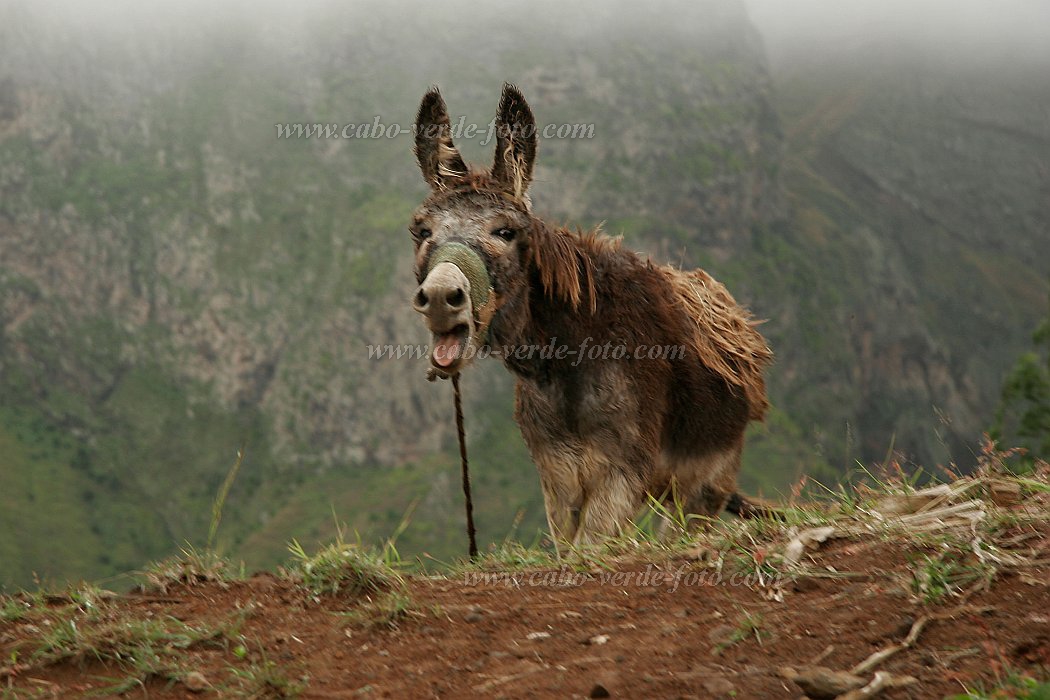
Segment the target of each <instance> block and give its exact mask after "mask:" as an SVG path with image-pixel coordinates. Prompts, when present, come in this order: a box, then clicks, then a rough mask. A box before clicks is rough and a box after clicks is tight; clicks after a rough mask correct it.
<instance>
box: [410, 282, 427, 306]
mask: <svg viewBox="0 0 1050 700" xmlns="http://www.w3.org/2000/svg"><path fill="white" fill-rule="evenodd" d="M428 301H430V300H429V299H427V293H426V292H424V291H423V288H422V287H420V288H419V291H417V292H416V296H415V297H414V298H413V299H412V305H413V306H415V307H416V309H417V310H419V309H423V308H425V307H426V305H427V302H428Z"/></svg>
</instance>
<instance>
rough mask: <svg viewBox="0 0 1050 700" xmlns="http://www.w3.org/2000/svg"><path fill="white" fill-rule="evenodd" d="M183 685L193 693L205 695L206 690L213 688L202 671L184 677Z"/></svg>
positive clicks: (191, 672) (192, 672)
mask: <svg viewBox="0 0 1050 700" xmlns="http://www.w3.org/2000/svg"><path fill="white" fill-rule="evenodd" d="M182 684H183V685H184V686H186V690H188V691H190V692H191V693H203V692H204V691H205V690H207V689H208V688H210V687H211V683H209V682H208V679H207V678H205V677H204V674H203V673H201V672H200V671H190V672H189V673H187V674H186V675H185V676H183V677H182Z"/></svg>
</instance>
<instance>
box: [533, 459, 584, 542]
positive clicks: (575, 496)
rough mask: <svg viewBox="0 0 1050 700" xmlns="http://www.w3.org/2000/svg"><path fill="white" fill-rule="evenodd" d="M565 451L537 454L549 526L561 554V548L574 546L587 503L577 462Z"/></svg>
mask: <svg viewBox="0 0 1050 700" xmlns="http://www.w3.org/2000/svg"><path fill="white" fill-rule="evenodd" d="M561 452H562V451H554V452H548V451H546V450H542V451H539V452H534V453H533V458H534V459H535V461H536V467H537V469H538V470H539V473H540V487H541V488H542V489H543V505H544V508H545V509H546V512H547V526H548V527H549V528H550V534H551V539H552V540H553V541H554V548H555V551H557V552H558V554H559V555H560V554H561V545H562V544H568V543H571V542H572V541H573V539H574V538H575V537H576V532H577V530H578V529H579V525H580V506H581V505H582V503H583V489H582V488H580V477H579V473H578V472H577V469H576V463H575V460H573V459H568V458H567V456H568V454H569V453H568V451H564V453H561Z"/></svg>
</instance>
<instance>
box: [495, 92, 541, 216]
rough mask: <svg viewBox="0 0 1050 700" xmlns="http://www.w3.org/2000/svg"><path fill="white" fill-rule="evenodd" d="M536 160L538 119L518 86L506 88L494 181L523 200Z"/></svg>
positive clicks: (498, 116) (498, 124)
mask: <svg viewBox="0 0 1050 700" xmlns="http://www.w3.org/2000/svg"><path fill="white" fill-rule="evenodd" d="M535 160H536V119H535V118H534V117H533V116H532V110H531V109H529V103H528V102H526V101H525V97H524V96H523V95H522V94H521V91H520V90H518V88H516V87H515V86H513V85H511V84H510V83H504V84H503V97H502V98H501V99H500V101H499V111H498V112H497V113H496V161H495V162H494V163H493V165H492V177H493V179H495V180H496V182H498V183H500V185H502V186H503V188H504V189H506V190H507V191H508V192H510V193H511V194H513V195H514V196H515V197H523V196H524V195H525V191H526V190H527V189H528V188H529V182H531V181H532V164H533V163H534V162H535Z"/></svg>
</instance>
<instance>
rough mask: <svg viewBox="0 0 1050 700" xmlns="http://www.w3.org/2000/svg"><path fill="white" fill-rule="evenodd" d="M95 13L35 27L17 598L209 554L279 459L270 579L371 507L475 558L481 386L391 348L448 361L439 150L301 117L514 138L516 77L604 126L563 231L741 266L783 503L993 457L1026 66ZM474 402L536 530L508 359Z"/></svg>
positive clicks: (533, 31) (19, 5) (363, 524)
mask: <svg viewBox="0 0 1050 700" xmlns="http://www.w3.org/2000/svg"><path fill="white" fill-rule="evenodd" d="M57 7H59V8H60V9H55V8H56V6H51V7H50V8H44V7H40V6H38V5H36V4H33V3H28V2H14V3H7V4H5V5H4V6H3V7H2V9H0V47H2V49H0V477H2V481H3V484H4V488H3V489H0V585H4V584H8V585H13V584H21V585H24V584H26V583H28V582H29V581H30V580H31V579H32V576H33V572H36V573H37V574H38V575H40V576H43V577H48V576H54V577H65V576H100V575H105V574H109V573H112V572H116V571H124V570H128V569H131V568H134V567H135V566H137V565H138V564H139V563H140V562H141V561H143V560H145V559H148V558H156V557H159V556H161V555H163V554H165V553H167V552H169V551H171V549H172V548H173V547H174V546H176V545H178V544H179V543H183V542H185V541H189V542H195V543H199V542H200V541H201V540H202V538H203V537H204V535H205V533H206V532H207V530H208V525H209V520H210V518H211V513H212V511H211V504H212V502H213V500H214V498H215V493H216V491H217V489H218V487H219V485H220V483H221V482H222V480H223V479H224V477H225V476H226V474H227V472H228V471H229V470H230V468H231V466H232V465H233V464H234V461H235V458H236V452H237V449H238V448H239V447H240V446H242V445H244V446H246V452H245V455H246V456H245V459H244V461H243V464H242V465H241V468H240V471H239V473H238V476H237V480H236V482H235V485H234V488H233V490H232V491H231V493H230V496H229V499H228V501H227V502H226V504H225V509H224V512H223V522H222V527H221V529H220V540H219V543H220V545H221V546H222V547H223V548H224V549H226V550H227V551H230V552H231V553H232V554H234V555H235V556H238V557H245V558H247V560H248V561H249V562H250V563H251V564H252V565H262V564H272V563H274V562H276V561H279V560H281V559H282V558H284V556H285V555H286V552H285V551H284V543H285V542H286V541H287V540H289V539H290V538H292V537H298V538H300V539H304V540H308V539H310V538H313V537H316V536H318V535H319V534H322V533H323V532H325V531H328V530H330V529H331V527H332V522H333V511H334V513H335V519H339V520H347V521H349V522H350V523H351V524H352V525H353V526H354V527H355V528H357V529H358V530H359V531H360V532H361V533H362V536H363V537H365V538H366V539H369V538H373V537H376V536H385V535H386V534H389V533H390V532H391V531H392V530H393V529H394V527H395V526H396V525H397V524H398V523H399V522H400V521H401V520H402V519H403V518H405V517H406V514H408V515H409V516H410V519H411V521H412V523H411V524H410V525H409V527H408V530H407V531H406V532H405V533H404V535H403V536H402V539H401V540H400V543H401V544H400V546H402V547H404V548H406V550H410V551H424V550H425V551H428V552H430V553H432V554H433V555H434V556H437V557H441V556H446V555H447V553H448V552H449V551H451V547H453V546H454V545H453V543H454V542H458V538H457V533H458V530H459V524H458V519H459V506H458V500H457V499H458V496H457V485H456V480H455V479H456V477H455V464H454V461H453V457H452V454H453V452H452V449H451V448H452V447H453V445H452V440H453V433H452V420H451V415H450V409H449V406H450V403H451V397H450V396H449V395H448V389H447V387H444V386H440V385H431V384H428V383H426V382H425V381H423V366H422V364H421V362H419V361H407V360H400V361H394V360H388V361H376V360H369V359H368V354H367V346H368V345H369V344H377V343H417V342H425V340H426V334H425V333H423V331H422V326H421V324H419V322H418V321H417V319H415V318H414V317H413V316H414V314H413V313H412V312H411V310H410V308H409V307H408V304H407V303H406V299H407V298H408V294H409V291H410V289H411V286H412V283H411V279H410V274H409V267H410V257H409V250H410V243H409V240H408V237H407V234H406V233H405V223H406V221H407V219H408V214H409V212H410V211H411V209H412V207H413V206H414V205H415V203H416V202H418V201H419V199H420V198H421V197H422V196H423V194H424V191H425V190H424V186H423V184H422V182H421V181H420V179H419V176H418V173H417V172H416V169H415V165H414V161H413V159H412V157H411V142H410V137H409V136H408V135H407V134H405V135H401V136H397V137H395V138H389V139H388V138H385V137H384V138H375V139H372V138H368V139H336V138H327V139H317V138H278V134H277V124H279V123H288V122H308V123H331V124H339V125H341V126H342V125H345V124H348V123H355V124H360V123H365V122H367V123H372V122H373V120H375V119H376V118H377V117H378V118H379V120H380V121H381V123H382V124H384V125H392V124H398V125H403V126H407V125H409V124H410V123H411V120H412V118H413V116H414V110H415V106H416V104H417V101H418V99H419V96H420V95H421V94H422V92H423V91H424V90H425V89H426V87H427V86H429V85H431V84H435V83H436V84H439V85H441V86H442V89H443V91H444V93H445V96H446V99H447V101H448V103H449V106H450V108H451V110H452V111H453V113H454V114H456V115H460V114H462V115H464V116H465V119H466V120H467V122H468V123H469V122H475V123H478V124H479V125H485V124H486V123H487V121H488V120H489V119H491V116H492V114H493V112H494V108H495V101H496V99H497V96H498V94H499V86H500V84H501V83H502V82H503V81H504V80H510V81H513V82H516V83H518V84H519V85H520V86H521V87H522V89H523V90H524V91H525V93H526V95H528V96H529V98H530V101H531V102H532V106H533V108H534V110H535V112H536V113H537V116H538V117H539V119H540V120H541V121H542V122H543V123H545V124H556V125H560V124H588V125H593V137H592V138H580V139H557V138H554V139H546V140H544V141H543V142H542V143H541V151H540V163H539V166H538V171H537V177H536V184H535V186H534V201H535V202H536V203H537V204H536V206H537V208H538V209H539V210H540V211H541V212H545V213H547V214H549V215H550V216H551V217H552V218H554V219H557V220H573V221H577V222H579V223H580V224H582V225H585V226H587V225H593V224H596V223H598V222H600V221H605V227H606V229H607V230H609V231H610V232H613V233H622V234H623V235H624V236H625V238H626V240H627V242H628V243H629V244H630V245H631V246H633V247H635V248H638V249H640V250H644V251H646V252H648V253H651V254H652V255H653V256H654V257H655V258H657V259H662V260H669V261H675V262H680V263H682V264H683V265H703V266H705V267H707V268H709V269H710V270H711V271H712V272H713V273H714V274H716V276H719V277H720V278H722V279H723V280H724V281H726V282H727V283H728V284H729V285H730V287H731V289H733V291H734V293H735V294H736V295H737V296H738V297H739V298H741V299H743V300H746V301H747V302H748V303H750V304H751V305H752V306H753V307H754V309H755V310H756V313H757V314H758V315H759V316H762V317H766V318H769V319H770V322H769V323H768V324H767V325H766V326H765V330H766V332H767V334H768V336H769V337H770V339H771V342H772V345H773V347H774V349H775V350H776V352H777V354H778V358H779V362H778V364H777V366H776V368H775V369H774V371H773V374H772V376H771V387H772V393H773V401H774V404H775V406H776V410H775V411H774V413H773V415H772V417H771V420H770V422H769V424H768V425H767V426H765V427H762V428H758V429H756V431H755V433H754V436H753V440H752V447H751V449H750V450H749V453H748V457H747V459H748V464H747V468H746V474H745V478H744V483H745V486H746V487H747V488H749V489H751V490H758V489H761V490H764V491H766V492H771V491H774V490H776V489H781V488H785V487H786V485H787V484H788V483H790V482H791V481H793V480H794V479H795V478H797V477H798V476H799V475H800V474H802V473H809V474H813V475H816V476H819V477H820V478H821V479H823V480H825V481H829V480H833V479H835V478H836V477H837V475H839V474H840V473H841V472H843V471H845V470H847V469H849V468H850V466H851V464H852V460H854V459H859V460H862V461H865V462H870V461H873V460H876V459H881V458H882V457H883V456H884V455H885V454H886V452H887V450H888V449H889V448H890V447H891V446H892V447H895V448H896V449H898V450H901V451H902V454H903V455H905V456H909V457H916V458H921V459H922V460H923V461H924V462H925V463H930V464H933V463H935V462H938V461H940V462H944V463H947V462H948V461H950V460H955V461H958V462H959V463H960V464H962V465H963V466H965V465H966V464H968V463H970V462H971V461H972V459H971V458H970V456H969V452H968V449H967V447H966V445H965V440H964V438H963V437H961V436H965V437H966V438H969V437H970V436H973V435H976V434H978V433H979V431H980V429H981V428H982V427H983V426H984V425H986V424H987V423H988V422H990V417H991V414H992V411H993V409H994V400H995V396H996V392H997V388H998V382H999V381H1000V379H1001V376H1002V373H1003V372H1004V370H1005V368H1006V367H1007V366H1008V365H1009V364H1010V362H1011V361H1012V359H1013V357H1014V356H1015V355H1016V353H1017V352H1018V350H1019V348H1021V347H1023V345H1024V343H1025V342H1026V341H1027V336H1028V332H1029V329H1030V328H1031V326H1032V325H1033V324H1034V320H1035V318H1036V317H1037V316H1038V314H1039V313H1040V312H1041V310H1042V305H1044V304H1045V299H1046V282H1045V279H1046V278H1045V270H1040V269H1039V263H1038V262H1037V261H1038V260H1040V259H1041V260H1046V259H1048V258H1047V256H1046V252H1047V251H1046V238H1045V236H1042V237H1041V236H1040V235H1039V232H1040V231H1041V230H1043V231H1045V225H1046V222H1047V219H1048V218H1050V216H1048V212H1047V209H1046V201H1047V198H1046V167H1047V161H1046V156H1045V150H1040V149H1039V148H1038V145H1039V144H1043V145H1045V143H1046V138H1047V134H1048V132H1050V130H1048V128H1047V122H1046V105H1047V95H1046V93H1045V92H1040V90H1042V89H1043V88H1040V87H1038V85H1037V81H1031V82H1029V81H1027V79H1026V78H1025V77H1024V75H1023V74H1021V73H1014V72H1010V71H1006V72H1005V75H1007V76H1009V78H1010V80H1009V81H1005V80H1002V76H1003V73H996V74H995V75H986V76H978V77H980V78H981V80H979V81H977V80H975V79H974V76H973V75H972V74H969V73H963V74H958V73H957V72H953V70H954V69H949V68H945V67H942V66H933V67H932V68H931V69H930V70H929V71H927V72H925V73H915V72H914V71H911V70H910V69H909V68H908V66H909V65H910V64H908V63H907V62H904V63H902V64H901V65H899V66H896V65H891V66H877V67H876V68H877V70H876V77H874V78H871V79H870V80H866V81H860V82H858V81H857V80H856V75H857V74H858V72H861V73H863V72H865V71H867V70H868V68H869V66H868V65H867V64H859V65H853V66H851V65H849V64H842V65H840V66H838V68H837V69H836V70H834V71H832V72H831V74H830V75H826V74H823V73H817V74H814V73H812V72H810V71H808V70H800V71H798V72H795V73H786V74H784V75H783V80H782V82H778V84H777V85H775V86H774V85H773V81H772V79H771V77H770V73H769V70H768V68H767V65H766V60H765V56H764V51H763V47H762V43H761V40H760V38H759V36H758V34H757V33H756V32H755V30H754V28H753V27H752V25H751V24H750V22H749V19H748V17H747V14H746V12H745V11H744V8H743V6H742V5H741V4H740V3H737V2H721V1H719V2H714V1H712V2H706V3H700V4H696V3H693V4H690V5H689V6H688V7H686V6H685V5H681V6H678V5H675V6H674V7H673V9H674V10H675V12H674V13H673V14H672V13H670V12H665V13H656V14H652V15H647V16H646V17H645V18H640V17H633V16H628V14H627V13H628V12H629V6H628V4H627V3H621V4H619V5H609V6H608V8H607V9H608V11H607V12H606V13H602V14H600V15H595V14H592V13H589V12H586V11H584V10H579V11H576V13H575V14H573V12H572V11H569V14H565V12H566V11H562V10H559V12H555V11H554V7H555V6H554V4H553V3H552V4H550V5H549V6H547V5H543V4H541V5H540V6H537V7H535V8H533V10H532V11H533V13H534V16H533V17H531V18H530V20H529V21H528V22H520V23H518V22H516V23H513V26H510V27H508V26H507V22H506V17H507V14H506V13H507V7H504V6H502V5H499V4H496V5H493V6H491V7H490V6H485V9H479V8H477V7H474V6H472V5H468V4H465V3H464V4H459V5H457V4H453V5H442V12H441V15H440V16H438V15H436V14H434V13H435V10H433V9H430V8H428V9H427V10H426V11H418V8H415V7H414V6H408V5H404V6H400V7H395V8H393V9H391V10H389V11H388V12H389V14H383V13H376V12H373V11H365V10H364V9H358V10H354V9H346V8H341V7H337V6H336V5H335V4H334V3H332V4H331V5H329V4H324V3H319V4H317V5H316V6H313V7H312V11H309V12H296V13H290V12H288V11H281V10H277V9H274V8H269V9H267V10H266V11H260V12H244V11H237V10H234V9H230V10H224V11H217V10H208V11H205V10H204V9H203V8H202V7H198V8H196V11H179V10H175V9H169V10H167V11H162V10H149V11H147V10H143V9H141V8H139V7H138V6H136V5H134V4H132V3H127V4H123V3H117V4H114V5H111V6H109V7H108V8H103V9H101V10H98V11H96V12H92V13H90V14H87V13H85V12H84V11H82V10H79V9H78V8H77V7H76V6H75V4H72V3H70V4H69V5H68V6H66V7H61V5H59V6H57ZM468 10H469V12H468ZM465 17H469V21H464V18H465ZM435 23H440V24H441V26H442V28H443V29H442V37H443V38H442V41H441V42H434V41H433V32H434V30H433V27H434V25H435ZM1004 70H1005V69H1004ZM901 77H903V78H905V79H904V80H903V81H901V80H899V78H901ZM780 80H781V76H779V75H778V81H780ZM1010 81H1012V82H1010ZM1011 86H1012V87H1011ZM1003 104H1006V105H1008V109H998V110H997V111H995V112H994V113H993V112H991V111H990V110H992V107H993V105H1003ZM1039 110H1042V111H1039ZM1003 112H1005V116H1004V114H1003ZM1039 115H1042V117H1040V116H1039ZM945 125H947V128H946V127H945ZM482 140H483V139H482V138H477V139H473V140H470V139H466V140H461V148H462V150H463V152H464V154H465V155H466V156H467V157H468V158H469V159H472V160H475V161H487V160H488V159H489V158H490V157H491V156H490V152H489V150H490V148H491V145H485V146H482V144H481V141H482ZM1040 168H1042V169H1040ZM961 173H964V174H965V175H964V176H962V177H960V176H959V175H960V174H961ZM1040 188H1042V189H1040ZM1040 246H1041V247H1040ZM1040 255H1041V256H1042V257H1041V258H1040V257H1039V256H1040ZM465 390H466V392H467V400H468V404H469V406H468V430H469V431H470V434H471V436H472V445H471V449H472V455H473V461H474V464H475V465H476V466H475V475H476V476H475V478H476V480H477V489H478V492H479V509H480V512H479V525H480V527H481V530H482V532H483V534H484V536H485V538H487V539H496V540H498V539H502V538H503V537H504V536H506V535H508V533H510V534H511V535H514V536H518V537H522V538H525V539H531V538H532V537H534V534H535V533H536V532H537V530H538V528H539V526H540V523H541V521H542V509H541V507H540V500H539V493H538V489H537V486H536V483H535V482H536V479H535V476H534V474H533V472H532V467H531V465H530V464H529V462H528V458H527V455H526V454H525V451H524V449H523V447H522V445H521V441H520V438H519V437H518V435H517V431H516V428H515V427H514V426H513V423H512V421H511V418H510V414H511V405H512V397H511V389H510V382H509V379H508V378H507V377H506V376H505V373H503V372H502V370H501V368H500V367H498V366H497V365H496V364H495V363H492V364H491V365H490V366H488V367H484V368H482V369H480V370H479V371H477V372H476V373H475V374H473V375H472V376H470V377H469V378H468V379H467V380H466V381H465ZM894 436H895V437H894ZM519 513H520V515H519V516H517V517H516V514H519Z"/></svg>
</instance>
